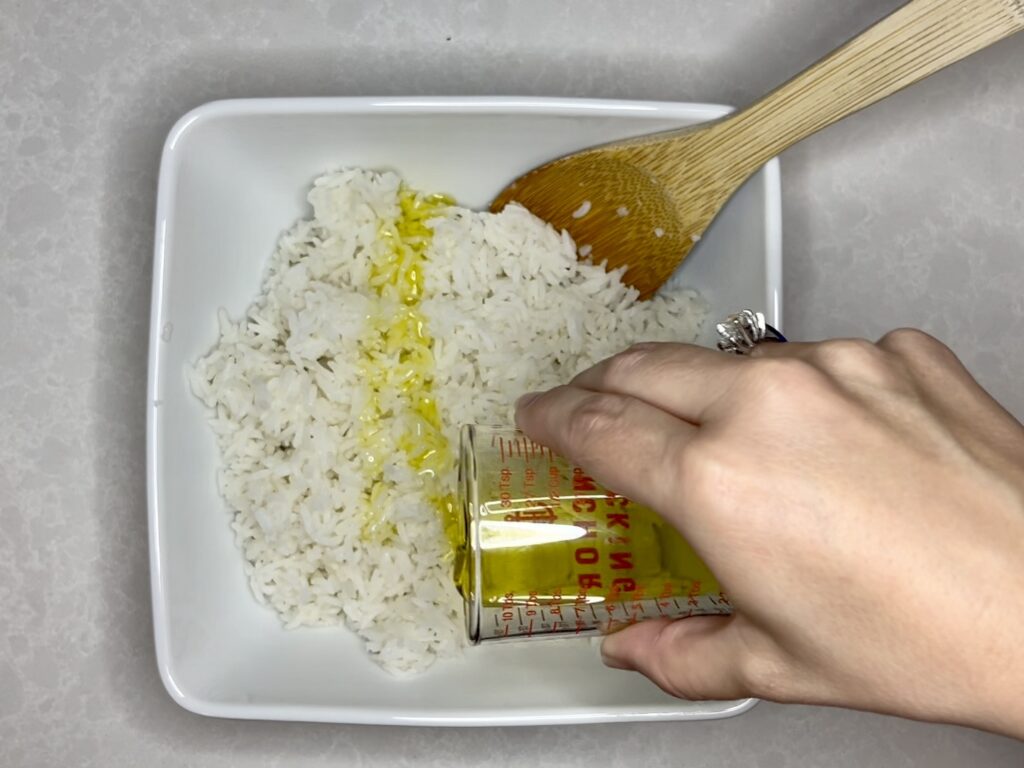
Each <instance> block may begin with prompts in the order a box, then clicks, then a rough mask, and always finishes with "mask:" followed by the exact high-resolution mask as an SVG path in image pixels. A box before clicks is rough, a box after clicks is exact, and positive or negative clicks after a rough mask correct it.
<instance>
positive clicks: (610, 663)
mask: <svg viewBox="0 0 1024 768" xmlns="http://www.w3.org/2000/svg"><path fill="white" fill-rule="evenodd" d="M609 646H611V647H609ZM601 661H602V662H604V665H605V666H606V667H611V668H612V669H628V670H633V669H635V667H634V666H633V665H632V664H630V662H629V659H627V658H625V657H624V656H620V655H619V654H617V653H616V652H615V648H614V643H609V642H608V641H607V640H605V641H604V642H603V643H601Z"/></svg>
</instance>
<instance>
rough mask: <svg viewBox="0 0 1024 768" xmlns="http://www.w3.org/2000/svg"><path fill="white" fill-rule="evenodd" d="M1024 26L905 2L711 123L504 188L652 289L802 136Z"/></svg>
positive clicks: (498, 203)
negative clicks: (746, 185) (745, 187)
mask: <svg viewBox="0 0 1024 768" xmlns="http://www.w3.org/2000/svg"><path fill="white" fill-rule="evenodd" d="M1021 29H1024V0H912V1H911V2H909V3H907V4H906V5H904V6H902V7H901V8H899V9H898V10H896V11H895V12H894V13H893V14H891V15H890V16H887V17H886V18H884V19H882V20H881V21H879V22H878V23H877V24H875V25H874V26H873V27H871V28H870V29H868V30H867V31H865V32H863V33H862V34H861V35H859V36H857V37H856V38H854V39H853V40H851V41H850V42H848V43H846V44H845V45H843V46H842V47H841V48H839V49H838V50H836V51H834V52H833V53H832V54H830V55H829V56H827V57H826V58H825V59H823V60H822V61H820V62H818V63H817V64H815V65H813V66H812V67H810V68H809V69H807V70H805V71H804V72H803V73H801V74H800V75H797V76H796V77H795V78H793V79H792V80H790V81H789V82H788V83H786V84H785V85H783V86H781V87H779V88H778V89H776V90H775V91H773V92H772V93H770V94H768V95H767V96H765V97H764V98H763V99H761V100H760V101H759V102H757V103H756V104H754V105H753V106H751V107H749V108H748V109H746V110H744V111H742V112H739V113H736V114H734V115H730V116H728V117H725V118H723V119H721V120H718V121H715V122H713V123H710V124H706V125H702V126H697V127H695V128H688V129H683V130H678V131H669V132H665V133H659V134H652V135H650V136H645V137H641V138H638V139H631V140H628V141H623V142H615V143H613V144H606V145H603V146H600V147H593V148H591V149H586V150H583V151H581V152H576V153H574V154H571V155H567V156H565V157H561V158H558V159H557V160H553V161H551V162H549V163H547V164H545V165H542V166H540V167H539V168H535V169H534V170H532V171H530V172H529V173H526V174H525V175H523V176H521V177H519V178H518V179H516V180H515V181H514V182H512V183H511V184H510V185H509V186H508V187H506V188H505V189H504V190H503V191H502V192H501V194H499V195H498V196H497V197H496V198H495V200H494V202H493V203H492V204H491V210H492V211H499V210H501V209H502V208H504V207H505V205H506V204H508V203H509V202H512V201H515V202H517V203H520V204H522V205H523V206H525V207H526V208H528V209H529V210H531V211H532V212H533V213H534V214H536V215H537V216H539V217H541V218H542V219H545V220H547V221H549V222H551V224H553V225H554V226H555V227H557V228H559V229H567V230H568V231H569V234H571V235H572V236H573V238H574V239H575V240H576V244H577V247H578V248H579V254H580V257H581V258H591V259H593V260H594V261H595V262H606V263H607V266H608V267H609V268H611V269H614V268H618V267H621V266H626V267H627V270H626V273H625V275H624V279H625V281H626V282H627V283H629V284H631V285H633V286H635V287H636V288H637V290H639V292H640V296H641V298H645V299H646V298H649V297H650V296H651V295H653V294H654V293H655V292H656V291H657V290H658V288H660V287H661V286H662V285H663V284H664V283H665V281H666V280H668V279H669V277H671V276H672V273H673V272H674V271H675V270H676V268H677V267H678V266H679V264H680V263H681V262H682V261H683V259H685V258H686V256H687V255H688V254H689V252H690V249H691V248H693V244H694V243H696V242H697V241H698V240H699V239H700V238H701V236H702V235H703V234H704V232H705V230H706V229H707V228H708V226H709V225H710V224H711V222H712V220H713V219H714V218H715V217H716V216H717V215H718V212H719V211H720V210H721V208H722V206H723V205H725V203H726V202H727V201H728V200H729V198H730V197H732V195H733V193H734V192H735V191H736V189H737V188H738V187H739V186H740V185H741V184H742V183H743V182H744V181H746V180H747V179H748V178H749V177H750V175H751V174H752V173H754V172H755V171H756V170H757V169H758V168H760V167H761V166H762V165H763V164H764V163H765V162H767V161H768V160H769V159H771V158H772V157H774V156H775V155H777V154H779V153H780V152H781V151H783V150H784V149H786V148H787V147H789V146H791V145H792V144H795V143H796V142H797V141H799V140H800V139H803V138H805V137H807V136H809V135H810V134H812V133H814V132H816V131H818V130H820V129H822V128H824V127H825V126H827V125H831V124H832V123H834V122H836V121H837V120H840V119H842V118H844V117H846V116H847V115H849V114H851V113H853V112H855V111H857V110H859V109H862V108H863V107H866V106H868V105H870V104H873V103H874V102H876V101H879V100H880V99H882V98H884V97H886V96H888V95H890V94H892V93H894V92H896V91H898V90H899V89H901V88H904V87H906V86H907V85H910V84H911V83H914V82H916V81H918V80H920V79H922V78H924V77H926V76H928V75H930V74H932V73H933V72H936V71H938V70H939V69H941V68H943V67H945V66H947V65H948V64H952V63H953V62H955V61H959V60H960V59H962V58H964V57H966V56H968V55H970V54H971V53H974V52H975V51H978V50H980V49H982V48H984V47H986V46H988V45H991V44H992V43H994V42H996V41H998V40H1000V39H1002V38H1004V37H1007V36H1009V35H1011V34H1013V33H1015V32H1019V31H1020V30H1021Z"/></svg>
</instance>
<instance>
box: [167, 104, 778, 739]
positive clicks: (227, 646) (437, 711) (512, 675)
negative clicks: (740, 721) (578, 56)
mask: <svg viewBox="0 0 1024 768" xmlns="http://www.w3.org/2000/svg"><path fill="white" fill-rule="evenodd" d="M728 111H729V110H728V108H727V107H721V106H715V105H708V104H676V103H658V102H626V101H594V100H583V99H537V98H472V97H471V98H402V99H396V98H388V99H370V98H351V99H350V98H330V99H258V100H243V101H222V102H214V103H211V104H206V105H204V106H202V107H199V108H197V109H195V110H193V111H192V112H190V113H188V114H187V115H185V116H184V117H183V118H181V120H180V121H179V122H178V124H177V125H176V126H175V127H174V128H173V129H172V131H171V132H170V135H169V136H168V138H167V142H166V145H165V147H164V152H163V158H162V161H161V166H160V185H159V197H158V203H157V221H156V245H155V259H154V265H153V306H152V318H151V324H152V325H151V329H150V353H149V355H150V356H149V390H148V403H147V407H148V420H147V429H148V435H147V480H148V488H149V491H148V494H149V532H150V562H151V577H152V590H153V620H154V628H155V636H156V654H157V663H158V666H159V670H160V675H161V678H162V679H163V682H164V685H165V686H166V688H167V691H168V692H169V693H170V695H171V696H172V697H173V698H174V700H175V701H177V702H178V703H179V704H180V705H181V706H183V707H185V708H186V709H189V710H191V711H193V712H197V713H200V714H204V715H211V716H220V717H235V718H258V719H268V720H307V721H327V722H345V723H381V724H417V725H525V724H529V725H537V724H555V723H586V722H610V721H619V722H621V721H637V720H644V721H650V720H686V719H701V718H717V717H725V716H729V715H735V714H738V713H740V712H743V711H745V710H746V709H748V708H749V707H750V706H752V705H753V701H752V700H743V701H732V702H684V701H679V700H677V699H673V698H671V697H669V696H667V695H666V694H664V693H662V692H661V691H659V690H658V689H657V688H656V687H655V686H654V685H652V684H651V683H649V682H648V681H646V680H645V679H643V678H642V677H640V676H639V675H636V674H630V673H624V672H617V671H613V670H609V669H605V668H604V667H603V666H602V664H601V663H600V660H599V658H598V654H597V651H596V649H595V648H594V647H593V645H592V643H591V642H590V641H588V640H583V641H578V640H557V641H550V642H534V643H525V644H512V645H499V646H493V647H487V646H484V647H476V648H471V649H469V650H468V651H467V653H466V654H465V656H464V657H463V658H461V659H459V660H456V661H449V662H443V663H439V664H437V665H436V666H435V667H433V668H432V669H431V670H429V671H428V672H427V673H425V674H423V675H421V676H418V677H414V678H412V679H407V680H398V679H395V678H393V677H391V676H390V675H388V674H387V673H385V672H382V671H381V670H380V669H378V668H377V667H376V666H375V665H374V664H373V663H372V662H371V661H370V660H369V659H368V658H367V656H366V654H365V653H364V651H363V650H362V648H361V645H360V642H359V641H358V639H357V638H355V637H354V636H353V635H352V634H350V633H349V632H348V631H347V630H345V629H343V628H336V629H300V630H290V631H289V630H285V629H283V628H282V626H281V625H280V623H279V621H278V619H277V617H276V616H275V615H274V613H273V611H272V610H271V609H269V608H267V607H264V606H261V605H259V604H257V602H256V600H255V599H254V598H253V595H252V594H251V592H250V591H249V587H248V584H247V581H246V578H245V576H244V574H243V570H242V562H241V555H240V554H239V552H238V550H237V549H236V547H235V543H234V541H233V534H232V532H231V530H230V527H229V520H230V517H229V514H228V511H227V510H226V508H225V505H224V503H223V501H222V500H221V498H220V497H219V496H218V494H217V490H216V484H215V471H216V467H217V465H218V456H217V448H216V445H215V442H214V437H213V435H212V433H211V432H210V430H209V428H208V427H207V425H206V423H205V415H204V412H203V409H202V407H201V406H200V404H199V402H198V401H197V400H195V399H194V398H193V397H192V395H191V393H190V391H189V387H188V384H187V382H186V378H185V367H186V365H188V364H189V363H191V362H192V361H194V360H195V359H196V358H197V357H198V356H199V355H201V354H202V353H204V352H205V351H206V350H208V349H209V348H210V347H211V346H212V344H213V342H214V341H215V339H216V337H217V321H216V317H217V311H218V309H220V308H221V307H223V308H226V309H227V311H228V312H229V313H230V314H231V315H232V316H234V317H237V316H239V315H241V314H242V313H243V311H244V310H245V308H246V307H247V305H248V304H249V303H250V302H251V301H252V299H253V298H254V297H255V295H256V293H257V291H258V289H259V285H260V280H261V276H262V273H263V268H264V265H265V263H266V260H267V258H268V257H269V256H270V254H271V253H272V252H273V250H274V248H275V246H276V242H277V239H278V236H279V235H280V234H281V232H282V231H283V230H285V229H287V228H288V227H289V226H290V225H291V224H292V223H293V222H294V221H295V220H296V219H298V218H300V217H303V216H306V215H308V214H309V211H308V207H307V205H306V202H305V195H306V192H307V190H308V189H309V186H310V183H311V182H312V180H313V179H314V177H315V176H317V175H318V174H319V173H321V172H323V171H324V170H327V169H333V168H338V167H342V166H354V165H356V166H364V167H369V168H378V169H382V168H392V169H394V170H396V171H398V172H399V173H400V174H401V175H402V176H403V177H404V178H405V179H406V180H407V181H408V182H409V183H410V184H412V185H413V186H415V187H417V188H419V189H422V190H425V191H428V192H432V191H438V192H446V193H449V194H451V195H453V196H454V197H455V198H456V199H457V200H458V201H459V202H460V203H461V204H463V205H468V206H471V207H483V206H486V204H487V203H488V202H489V200H490V199H491V198H492V197H493V196H494V195H495V194H496V193H497V192H498V191H499V189H500V188H502V187H503V186H504V185H505V184H506V183H507V182H508V181H510V180H511V179H513V178H514V177H516V176H517V175H519V174H520V173H522V172H524V171H526V170H528V169H530V168H532V167H534V166H535V165H538V164H539V163H541V162H543V161H545V160H548V159H551V158H553V157H555V156H558V155H561V154H565V153H566V152H569V151H572V150H575V149H580V148H583V147H586V146H589V145H593V144H599V143H602V142H606V141H610V140H614V139H618V138H623V137H627V136H634V135H637V134H642V133H649V132H652V131H659V130H665V129H669V128H675V127H679V126H686V125H691V124H695V123H700V122H703V121H705V120H710V119H713V118H716V117H720V116H721V115H723V114H725V113H727V112H728ZM677 279H679V280H680V281H682V282H684V283H686V284H689V285H692V286H694V287H696V288H698V289H699V290H701V291H702V293H703V294H704V295H705V297H707V299H708V300H709V302H710V305H711V310H712V314H711V318H712V319H714V318H718V317H721V316H724V315H726V314H728V313H729V312H733V311H736V310H739V309H742V308H745V307H749V308H751V309H760V310H763V311H764V312H765V314H766V315H767V318H768V321H769V322H770V323H771V324H773V325H775V326H776V327H778V326H779V325H780V321H781V317H780V312H781V306H780V304H781V213H780V191H779V173H778V165H777V161H775V160H773V161H772V162H770V163H768V165H767V166H765V168H764V169H762V170H761V171H760V172H758V173H757V174H756V175H755V176H754V177H753V178H752V179H751V180H750V182H748V183H747V184H746V185H745V186H744V187H743V188H742V189H741V190H740V191H739V192H738V194H737V195H736V197H735V198H733V200H732V201H730V203H729V204H728V206H726V208H725V209H724V210H723V212H722V214H721V215H720V217H719V218H718V220H716V221H715V223H714V224H713V225H712V227H711V229H710V230H709V231H708V232H707V233H706V235H705V237H704V239H703V240H702V241H701V242H700V243H699V244H698V247H697V248H695V249H694V251H693V252H692V254H691V255H690V257H689V259H688V260H687V261H686V262H685V264H684V265H683V266H682V267H681V268H680V270H679V274H678V276H677ZM709 325H713V323H710V324H709ZM711 333H712V329H711V328H708V329H707V331H706V335H705V339H704V340H705V342H708V343H710V342H711V341H712V335H711Z"/></svg>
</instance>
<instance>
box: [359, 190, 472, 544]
mask: <svg viewBox="0 0 1024 768" xmlns="http://www.w3.org/2000/svg"><path fill="white" fill-rule="evenodd" d="M453 204H454V201H453V200H451V199H450V198H448V197H446V196H444V195H422V194H420V193H418V192H416V191H415V190H411V189H409V188H407V187H404V186H403V187H402V189H401V190H400V192H399V215H398V217H397V218H396V219H394V220H388V221H385V222H383V223H382V224H381V227H380V232H379V237H380V240H381V241H382V242H383V243H384V245H385V247H382V248H379V249H375V250H374V251H373V253H372V255H371V261H370V278H369V282H370V287H371V289H372V290H373V293H374V294H375V295H376V296H377V297H378V301H377V302H375V304H374V305H373V309H372V311H371V313H370V315H369V316H368V317H367V330H366V332H365V333H364V335H363V338H362V339H361V340H360V367H359V374H360V378H361V379H362V380H363V382H365V386H366V388H367V394H368V396H367V398H366V403H365V405H364V407H363V409H362V412H361V413H360V416H359V421H360V432H359V441H360V447H361V449H362V451H363V457H364V467H365V473H366V480H367V484H366V486H367V487H368V488H369V489H370V490H369V493H368V497H367V499H366V502H367V505H366V509H367V513H366V518H365V520H364V521H363V529H362V535H363V538H364V539H365V540H369V541H375V542H379V541H383V540H386V539H387V538H389V537H390V536H393V535H394V528H393V526H391V525H386V524H385V522H384V519H383V507H382V504H381V503H380V498H379V497H380V494H381V492H382V491H383V489H384V487H385V486H384V483H385V482H386V481H385V478H384V472H383V462H385V461H386V460H387V459H388V458H389V457H391V456H393V455H394V454H395V452H396V451H401V453H402V454H403V455H404V456H405V458H406V460H407V461H408V464H409V466H410V467H412V468H413V470H415V471H416V472H417V473H418V474H419V475H420V477H421V478H422V479H423V482H424V484H425V490H426V495H427V497H428V499H429V500H430V501H431V503H432V504H433V505H434V506H435V507H436V508H437V509H438V511H439V513H440V514H441V516H442V523H443V525H444V530H445V534H446V535H447V537H448V540H449V542H450V543H451V545H452V546H453V547H454V546H456V545H457V543H458V530H459V526H458V520H457V519H456V517H455V513H456V510H455V501H454V499H453V498H452V496H451V494H450V493H448V492H447V491H446V490H445V488H444V486H443V484H442V483H443V481H444V480H445V479H446V476H447V475H448V474H449V472H450V471H451V468H452V465H453V461H454V459H453V456H452V452H451V449H450V447H449V445H448V441H447V440H446V439H445V437H444V433H443V431H442V426H441V416H440V414H439V413H438V410H437V403H436V402H435V400H434V397H433V381H434V355H433V344H434V341H433V338H432V337H431V335H430V332H429V330H428V328H427V322H426V319H425V318H424V317H423V315H422V314H421V313H420V311H419V309H418V307H419V304H420V302H421V300H422V299H423V275H424V270H425V269H426V268H427V266H428V258H427V247H428V246H429V244H430V240H431V237H432V235H433V232H432V230H431V229H430V228H429V227H428V226H427V225H426V222H427V221H428V220H429V219H432V218H435V217H437V216H438V215H440V214H441V213H442V212H443V211H444V209H445V208H447V207H449V206H451V205H453ZM394 420H399V422H400V423H401V424H402V425H403V426H402V429H401V430H399V432H398V436H397V437H395V436H394V433H393V431H392V428H391V426H390V425H391V424H392V423H393V422H394Z"/></svg>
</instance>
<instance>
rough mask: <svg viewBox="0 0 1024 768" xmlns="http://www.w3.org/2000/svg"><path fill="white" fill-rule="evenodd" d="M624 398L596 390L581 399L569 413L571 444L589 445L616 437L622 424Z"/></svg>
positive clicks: (569, 437)
mask: <svg viewBox="0 0 1024 768" xmlns="http://www.w3.org/2000/svg"><path fill="white" fill-rule="evenodd" d="M623 410H624V404H623V401H622V398H619V397H616V396H614V395H608V394H604V393H601V392H594V393H592V394H589V395H587V396H586V397H585V398H583V399H582V400H580V402H579V403H577V404H576V406H575V407H574V408H573V410H572V412H571V413H570V414H569V419H568V434H567V437H568V440H569V444H570V445H574V446H580V447H582V446H587V445H592V444H594V443H595V442H600V441H602V440H606V439H608V438H611V437H614V436H615V434H616V433H617V432H618V431H619V428H620V427H621V425H622V417H623Z"/></svg>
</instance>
